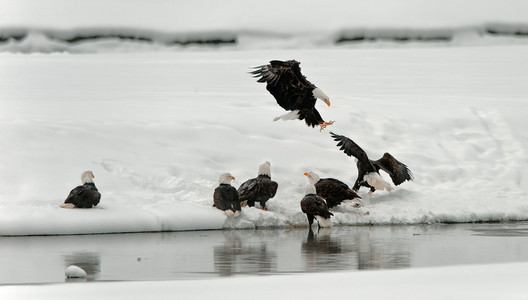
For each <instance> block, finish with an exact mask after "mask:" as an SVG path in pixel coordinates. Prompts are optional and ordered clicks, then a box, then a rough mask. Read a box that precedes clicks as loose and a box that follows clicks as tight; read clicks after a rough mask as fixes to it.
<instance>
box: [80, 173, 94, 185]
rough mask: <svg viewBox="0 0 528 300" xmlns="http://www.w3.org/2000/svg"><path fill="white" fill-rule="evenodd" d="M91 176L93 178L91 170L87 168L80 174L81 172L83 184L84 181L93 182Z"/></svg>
mask: <svg viewBox="0 0 528 300" xmlns="http://www.w3.org/2000/svg"><path fill="white" fill-rule="evenodd" d="M93 178H95V176H94V174H93V172H92V171H90V170H88V171H84V172H83V173H82V174H81V182H82V183H83V184H85V183H92V182H93Z"/></svg>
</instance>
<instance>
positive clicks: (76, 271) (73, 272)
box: [64, 265, 87, 278]
mask: <svg viewBox="0 0 528 300" xmlns="http://www.w3.org/2000/svg"><path fill="white" fill-rule="evenodd" d="M64 275H66V277H68V278H86V277H87V274H86V271H84V270H83V269H81V268H79V267H78V266H73V265H72V266H69V267H67V268H66V271H65V273H64Z"/></svg>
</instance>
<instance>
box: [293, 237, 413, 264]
mask: <svg viewBox="0 0 528 300" xmlns="http://www.w3.org/2000/svg"><path fill="white" fill-rule="evenodd" d="M342 230H343V229H342V228H320V229H318V230H316V232H317V233H314V231H313V230H312V229H311V228H310V229H309V230H308V236H307V238H306V241H305V242H304V243H303V245H302V256H303V258H304V260H305V264H306V270H307V271H309V272H323V271H336V270H354V269H357V270H364V269H391V268H405V267H409V266H410V252H409V251H408V249H407V246H406V242H405V241H404V240H398V239H396V240H391V239H390V238H387V234H386V233H381V235H382V236H384V238H383V240H384V241H383V242H380V240H379V237H377V234H378V232H374V231H379V230H374V231H373V230H365V228H360V229H359V230H349V229H348V228H347V229H345V231H346V233H345V232H342ZM371 233H372V236H371Z"/></svg>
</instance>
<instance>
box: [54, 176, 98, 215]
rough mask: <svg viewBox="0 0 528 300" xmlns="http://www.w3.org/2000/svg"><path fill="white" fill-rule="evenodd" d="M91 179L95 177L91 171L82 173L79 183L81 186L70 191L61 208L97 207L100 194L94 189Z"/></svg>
mask: <svg viewBox="0 0 528 300" xmlns="http://www.w3.org/2000/svg"><path fill="white" fill-rule="evenodd" d="M93 178H95V176H94V174H93V172H92V171H84V172H83V173H82V174H81V182H82V184H83V185H80V186H78V187H76V188H74V189H73V190H71V192H70V194H69V195H68V198H66V200H65V201H64V204H62V205H61V207H62V208H74V207H79V208H91V207H92V206H97V204H99V201H100V200H101V193H99V191H98V190H97V188H96V187H95V183H94V182H93Z"/></svg>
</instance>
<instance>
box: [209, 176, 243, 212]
mask: <svg viewBox="0 0 528 300" xmlns="http://www.w3.org/2000/svg"><path fill="white" fill-rule="evenodd" d="M234 179H235V177H233V176H232V175H231V174H230V173H224V174H222V175H220V177H218V187H217V188H216V189H215V190H214V193H213V202H214V204H213V206H214V207H216V208H218V209H220V210H222V211H224V212H225V214H226V215H227V216H228V217H233V216H235V217H238V216H239V215H240V201H239V200H238V193H237V190H236V189H235V188H234V187H232V186H231V180H234Z"/></svg>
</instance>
